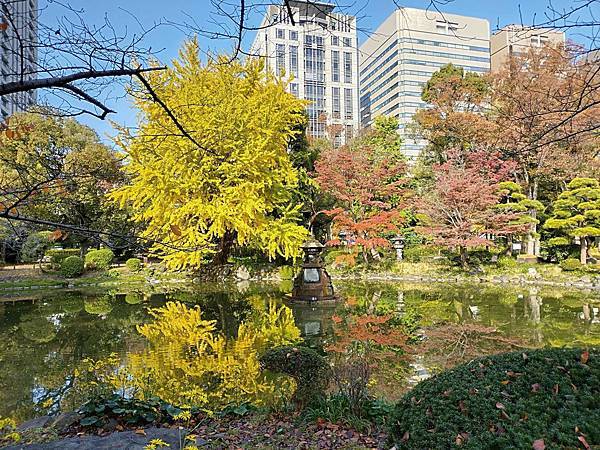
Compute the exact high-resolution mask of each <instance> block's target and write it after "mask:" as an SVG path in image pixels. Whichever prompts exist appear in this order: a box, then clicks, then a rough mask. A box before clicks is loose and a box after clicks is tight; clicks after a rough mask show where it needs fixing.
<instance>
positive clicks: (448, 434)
mask: <svg viewBox="0 0 600 450" xmlns="http://www.w3.org/2000/svg"><path fill="white" fill-rule="evenodd" d="M391 419H392V420H391V421H390V423H392V427H391V430H390V431H391V437H390V439H391V440H392V441H393V442H394V444H395V445H396V448H398V449H409V448H410V449H414V448H423V449H425V448H454V447H455V446H461V447H464V448H478V449H479V448H496V449H504V448H514V449H531V448H532V447H533V448H535V447H534V446H533V443H534V442H535V441H538V445H539V444H541V442H540V440H543V442H544V444H545V448H580V447H581V445H582V442H583V441H582V440H581V439H583V440H585V441H586V442H587V444H589V445H590V446H593V445H600V427H599V426H598V424H599V423H600V349H591V350H589V351H584V350H581V349H543V350H530V351H526V352H514V353H504V354H500V355H494V356H491V357H486V358H480V359H476V360H474V361H471V362H469V363H467V364H463V365H461V366H458V367H455V368H454V369H452V370H448V371H445V372H442V373H441V374H439V375H437V376H435V377H433V378H430V379H428V380H425V381H423V382H421V383H419V384H418V385H417V386H416V387H415V388H414V389H413V390H412V391H410V392H409V393H408V394H406V395H405V396H404V397H403V398H402V399H401V400H400V401H399V402H398V403H397V404H396V407H395V409H394V412H393V414H392V417H391ZM540 448H543V446H540ZM588 448H589V447H588Z"/></svg>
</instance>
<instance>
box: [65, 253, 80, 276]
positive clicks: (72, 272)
mask: <svg viewBox="0 0 600 450" xmlns="http://www.w3.org/2000/svg"><path fill="white" fill-rule="evenodd" d="M83 270H84V263H83V259H81V258H80V257H79V256H69V257H68V258H65V259H64V260H63V262H62V264H61V265H60V273H61V275H62V276H63V277H65V278H75V277H78V276H80V275H81V274H82V273H83Z"/></svg>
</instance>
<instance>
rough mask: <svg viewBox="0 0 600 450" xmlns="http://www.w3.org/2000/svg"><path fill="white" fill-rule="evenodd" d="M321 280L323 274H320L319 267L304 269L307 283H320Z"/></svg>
mask: <svg viewBox="0 0 600 450" xmlns="http://www.w3.org/2000/svg"><path fill="white" fill-rule="evenodd" d="M319 281H321V276H320V275H319V269H314V268H310V267H309V268H306V269H304V282H305V283H318V282H319Z"/></svg>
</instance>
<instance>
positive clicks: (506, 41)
mask: <svg viewBox="0 0 600 450" xmlns="http://www.w3.org/2000/svg"><path fill="white" fill-rule="evenodd" d="M564 43H565V33H564V32H562V31H560V30H553V29H551V28H531V27H523V26H521V25H508V26H506V27H504V28H502V29H500V30H498V31H497V32H495V33H494V35H493V36H492V39H491V54H492V72H496V71H498V70H500V68H501V67H502V65H503V64H504V63H505V62H506V61H507V60H508V59H509V58H510V57H511V56H513V55H519V54H523V53H527V52H528V51H529V49H530V48H538V47H542V46H544V45H547V44H549V45H557V44H563V45H564Z"/></svg>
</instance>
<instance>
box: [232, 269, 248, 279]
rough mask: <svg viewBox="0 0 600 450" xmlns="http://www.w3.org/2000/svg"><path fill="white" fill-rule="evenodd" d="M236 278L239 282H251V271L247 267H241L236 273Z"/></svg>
mask: <svg viewBox="0 0 600 450" xmlns="http://www.w3.org/2000/svg"><path fill="white" fill-rule="evenodd" d="M235 277H236V278H237V279H238V280H249V279H250V271H249V270H248V269H247V268H246V267H245V266H240V267H238V269H237V270H236V271H235Z"/></svg>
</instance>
